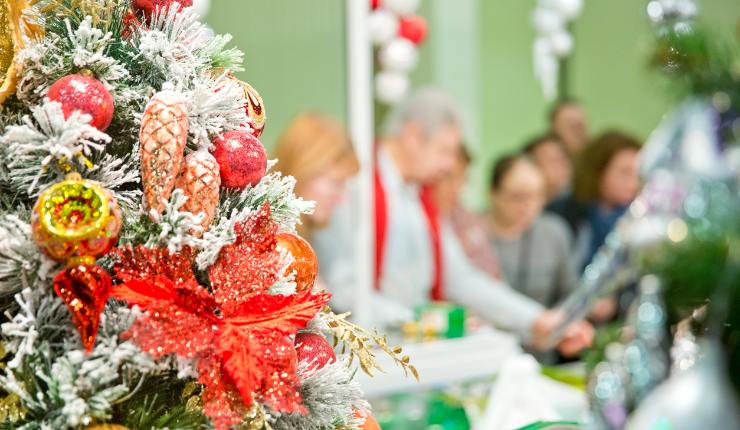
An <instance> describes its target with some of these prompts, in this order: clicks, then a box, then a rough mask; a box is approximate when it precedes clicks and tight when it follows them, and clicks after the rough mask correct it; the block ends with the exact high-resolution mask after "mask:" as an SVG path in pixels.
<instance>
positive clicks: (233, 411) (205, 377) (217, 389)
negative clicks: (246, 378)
mask: <svg viewBox="0 0 740 430" xmlns="http://www.w3.org/2000/svg"><path fill="white" fill-rule="evenodd" d="M198 382H200V383H201V384H203V385H204V387H205V388H204V389H203V394H202V395H201V399H202V400H203V413H204V414H206V416H208V417H209V418H210V419H211V422H212V423H213V426H214V427H215V428H216V430H228V429H230V428H231V426H233V425H236V424H239V423H241V422H242V418H243V417H244V414H245V413H246V412H247V408H246V407H245V406H244V402H243V400H242V398H241V397H240V396H239V394H238V393H237V392H236V390H235V389H234V386H233V384H231V382H230V381H229V379H228V377H227V376H226V375H224V374H223V371H222V369H221V361H220V360H219V359H218V357H216V356H215V355H214V356H210V357H203V359H201V360H200V361H199V362H198Z"/></svg>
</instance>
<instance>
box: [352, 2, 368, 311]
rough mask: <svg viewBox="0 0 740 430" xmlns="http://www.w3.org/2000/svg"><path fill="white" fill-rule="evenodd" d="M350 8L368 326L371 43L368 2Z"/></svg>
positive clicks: (358, 264)
mask: <svg viewBox="0 0 740 430" xmlns="http://www.w3.org/2000/svg"><path fill="white" fill-rule="evenodd" d="M345 1H346V6H347V7H346V9H347V27H346V32H347V40H348V42H347V76H348V78H347V85H348V88H347V95H348V99H347V106H348V110H349V115H348V118H349V131H350V135H351V137H352V142H354V146H355V151H356V152H357V157H358V158H359V160H360V166H361V167H360V172H359V174H358V178H357V180H358V190H359V191H358V195H357V196H353V200H354V199H356V201H357V202H359V204H358V207H357V208H356V209H357V213H356V219H357V221H358V225H359V228H358V229H357V231H356V232H355V238H354V239H355V271H356V276H355V279H357V285H355V288H356V294H355V299H356V300H355V306H354V318H355V321H356V322H357V323H359V324H363V325H365V326H367V325H368V323H369V322H370V321H371V315H372V309H371V308H370V300H369V298H370V294H371V292H372V289H373V282H374V245H375V244H374V241H373V240H372V238H373V231H374V219H373V217H374V215H373V214H374V208H373V162H374V156H373V96H372V67H373V66H372V47H371V44H370V37H369V31H368V17H369V13H370V11H369V2H368V1H367V0H345Z"/></svg>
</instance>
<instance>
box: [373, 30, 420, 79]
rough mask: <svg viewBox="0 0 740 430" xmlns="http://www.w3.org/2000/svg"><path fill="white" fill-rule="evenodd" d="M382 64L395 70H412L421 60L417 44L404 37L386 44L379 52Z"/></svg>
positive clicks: (385, 67)
mask: <svg viewBox="0 0 740 430" xmlns="http://www.w3.org/2000/svg"><path fill="white" fill-rule="evenodd" d="M378 60H379V61H380V65H381V66H383V68H384V69H386V70H391V71H394V72H406V73H408V72H410V71H411V70H412V69H413V68H414V67H416V64H417V63H418V62H419V53H418V51H417V50H416V45H414V44H413V43H412V42H411V41H409V40H407V39H403V38H400V37H399V38H396V39H393V40H391V41H390V43H388V44H387V45H385V46H384V47H383V48H382V49H381V50H380V52H379V53H378Z"/></svg>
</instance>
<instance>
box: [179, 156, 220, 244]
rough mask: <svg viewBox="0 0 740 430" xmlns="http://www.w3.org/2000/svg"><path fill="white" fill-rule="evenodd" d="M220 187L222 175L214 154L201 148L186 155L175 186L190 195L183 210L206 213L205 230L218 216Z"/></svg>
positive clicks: (203, 225) (202, 224)
mask: <svg viewBox="0 0 740 430" xmlns="http://www.w3.org/2000/svg"><path fill="white" fill-rule="evenodd" d="M220 187H221V175H220V173H219V166H218V162H217V161H216V158H214V157H213V155H211V154H210V153H209V152H208V151H206V150H199V151H196V152H193V153H191V154H189V155H188V156H187V157H185V161H184V162H183V166H182V171H180V175H179V176H178V177H177V183H176V185H175V188H179V189H181V190H182V191H183V192H184V193H185V195H186V196H187V197H188V200H187V201H186V202H185V204H184V205H183V207H182V208H181V210H185V211H188V212H191V213H193V214H199V213H201V212H203V213H204V214H205V217H204V218H203V221H202V222H201V226H202V227H203V231H204V232H205V231H206V230H208V227H209V226H210V225H211V222H212V221H213V218H214V216H216V208H217V207H218V199H219V189H220Z"/></svg>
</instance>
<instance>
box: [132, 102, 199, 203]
mask: <svg viewBox="0 0 740 430" xmlns="http://www.w3.org/2000/svg"><path fill="white" fill-rule="evenodd" d="M187 136H188V118H187V114H186V109H185V104H184V103H183V102H182V101H180V100H178V99H177V96H176V95H175V94H174V93H172V92H169V91H160V92H159V93H157V94H155V95H154V97H152V99H151V100H150V101H149V104H147V106H146V109H145V110H144V115H143V116H142V119H141V130H140V132H139V141H140V144H141V182H142V185H143V188H144V202H145V203H146V206H147V208H150V209H154V210H155V211H156V212H157V213H162V210H163V209H164V204H165V203H166V202H167V201H168V200H169V198H170V194H172V190H173V189H174V187H175V181H176V180H177V174H178V172H180V168H181V166H182V161H183V157H184V150H185V143H186V141H187Z"/></svg>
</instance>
